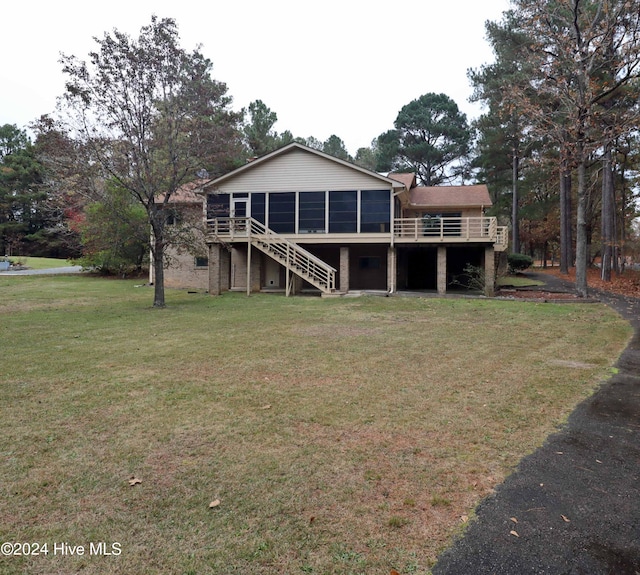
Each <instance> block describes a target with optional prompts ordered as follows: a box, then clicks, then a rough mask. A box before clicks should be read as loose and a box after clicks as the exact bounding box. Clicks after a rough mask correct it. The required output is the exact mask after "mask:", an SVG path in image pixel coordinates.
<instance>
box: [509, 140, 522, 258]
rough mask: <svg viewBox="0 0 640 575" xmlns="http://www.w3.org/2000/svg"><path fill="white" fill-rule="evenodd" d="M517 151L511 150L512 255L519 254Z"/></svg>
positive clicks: (515, 149)
mask: <svg viewBox="0 0 640 575" xmlns="http://www.w3.org/2000/svg"><path fill="white" fill-rule="evenodd" d="M518 164H519V158H518V150H517V148H516V147H515V146H514V148H513V167H512V175H511V177H512V191H513V204H512V208H511V229H512V234H513V235H512V238H511V252H512V253H514V254H518V253H520V226H519V225H518Z"/></svg>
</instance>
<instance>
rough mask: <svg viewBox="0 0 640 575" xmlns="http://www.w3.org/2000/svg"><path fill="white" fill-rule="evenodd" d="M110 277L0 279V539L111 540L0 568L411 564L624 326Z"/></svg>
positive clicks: (468, 305) (595, 365)
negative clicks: (140, 283) (206, 290)
mask: <svg viewBox="0 0 640 575" xmlns="http://www.w3.org/2000/svg"><path fill="white" fill-rule="evenodd" d="M133 286H134V282H128V281H113V280H111V281H109V280H97V279H90V278H75V277H72V278H38V279H32V278H0V315H1V316H2V322H1V323H0V348H1V349H0V352H1V356H2V357H3V358H4V362H3V369H2V371H1V372H0V385H1V388H2V390H3V401H2V403H1V404H0V433H1V436H2V438H3V441H2V451H3V453H2V456H3V457H2V459H1V461H2V464H1V467H0V540H2V541H6V540H10V541H37V542H48V543H49V544H50V545H52V544H53V542H68V543H69V544H71V545H85V546H86V547H87V548H88V546H89V543H90V542H96V541H106V542H108V543H112V542H118V543H120V544H121V545H122V553H121V555H120V556H118V557H89V556H85V557H70V556H60V555H57V556H52V553H50V554H49V555H48V556H46V557H44V556H39V557H35V558H28V559H27V558H15V557H14V558H2V557H0V573H23V572H29V573H36V574H37V573H53V572H79V571H82V572H83V573H86V574H93V573H136V572H138V573H143V572H144V573H198V574H200V573H212V574H213V573H215V574H221V573H243V574H258V573H264V574H267V573H276V572H282V573H323V574H333V573H335V574H348V573H354V574H355V573H388V572H389V571H390V569H391V568H395V569H397V570H398V571H399V572H401V573H403V574H404V573H425V572H427V571H428V568H429V566H430V565H431V564H432V562H433V560H434V559H435V557H436V556H437V554H438V552H439V551H440V550H441V549H442V548H443V547H444V546H446V545H447V543H448V542H449V541H450V540H451V537H452V536H453V535H454V534H455V533H456V532H458V531H459V529H460V527H461V520H460V517H461V516H466V515H469V513H470V510H471V509H472V507H473V506H475V505H476V504H477V503H478V501H479V499H480V498H481V497H483V496H485V495H486V494H488V493H489V492H490V490H491V489H492V487H493V486H495V484H496V483H498V482H499V481H500V480H501V479H502V478H503V477H504V476H505V474H507V473H509V471H510V470H511V469H513V467H514V466H515V464H516V463H517V462H518V460H519V459H520V458H521V457H522V456H523V455H524V454H526V453H528V452H530V451H531V450H533V449H534V448H535V447H536V446H537V445H540V444H541V442H542V441H543V440H544V438H545V436H546V435H548V433H550V432H551V431H553V429H554V428H555V426H556V425H558V424H559V423H560V422H561V421H562V420H563V419H564V418H565V417H566V415H567V414H568V413H569V412H570V411H571V409H572V407H573V406H574V405H575V404H576V402H578V401H579V400H580V399H582V398H584V397H585V396H586V395H588V394H589V393H590V392H591V391H592V389H593V388H594V386H595V385H596V384H597V383H598V382H599V381H601V379H602V378H603V377H604V376H605V375H606V373H607V370H608V367H609V366H610V365H611V363H612V361H613V360H614V359H615V357H616V356H617V355H618V353H619V352H620V351H621V349H622V348H623V346H624V344H625V343H626V341H627V339H628V337H629V335H630V330H629V328H628V326H627V325H625V324H624V323H623V322H622V321H620V320H619V318H618V317H617V316H616V315H615V314H613V313H612V312H611V311H610V310H608V309H607V308H605V307H602V306H599V305H562V306H558V305H552V304H546V305H545V304H532V303H520V302H493V301H467V300H449V299H444V300H442V299H418V298H416V299H401V298H361V299H338V300H322V299H319V298H288V299H286V298H283V297H278V296H252V297H251V298H246V297H245V296H244V295H240V294H228V295H225V296H223V297H220V298H212V297H209V296H207V295H203V294H186V293H184V292H169V293H168V303H169V307H168V309H165V310H152V309H150V307H149V304H150V303H151V301H152V294H151V292H150V291H149V290H148V288H137V289H136V288H134V287H133ZM594 326H597V328H598V329H594ZM133 476H135V477H136V478H138V479H140V480H141V483H140V484H138V485H135V486H133V487H132V486H130V485H129V482H128V480H129V479H130V478H131V477H133ZM215 499H219V500H220V501H221V504H220V506H219V507H216V508H215V509H210V508H209V503H210V502H211V501H212V500H215ZM50 551H51V548H50Z"/></svg>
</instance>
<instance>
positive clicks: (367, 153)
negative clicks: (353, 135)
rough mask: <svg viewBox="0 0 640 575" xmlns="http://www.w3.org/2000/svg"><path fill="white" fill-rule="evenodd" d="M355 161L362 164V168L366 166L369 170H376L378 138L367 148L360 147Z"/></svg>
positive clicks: (359, 164)
mask: <svg viewBox="0 0 640 575" xmlns="http://www.w3.org/2000/svg"><path fill="white" fill-rule="evenodd" d="M354 162H355V163H356V164H357V165H358V166H361V167H362V168H366V169H367V170H371V171H372V172H374V171H375V170H376V165H377V163H378V140H377V138H374V139H373V141H372V142H371V145H370V146H369V147H368V148H366V147H362V148H358V151H357V152H356V157H355V158H354Z"/></svg>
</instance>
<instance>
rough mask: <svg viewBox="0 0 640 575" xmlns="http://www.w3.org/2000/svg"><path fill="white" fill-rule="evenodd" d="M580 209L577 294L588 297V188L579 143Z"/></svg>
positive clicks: (577, 249)
mask: <svg viewBox="0 0 640 575" xmlns="http://www.w3.org/2000/svg"><path fill="white" fill-rule="evenodd" d="M578 158H580V163H579V164H578V208H577V221H576V293H577V294H578V296H579V297H587V295H588V288H587V257H588V254H587V186H586V166H585V159H584V149H583V144H582V143H581V142H579V143H578Z"/></svg>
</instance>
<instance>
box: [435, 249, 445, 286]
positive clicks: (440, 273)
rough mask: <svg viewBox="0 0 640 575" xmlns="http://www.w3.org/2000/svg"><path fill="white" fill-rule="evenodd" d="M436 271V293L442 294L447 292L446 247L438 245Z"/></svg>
mask: <svg viewBox="0 0 640 575" xmlns="http://www.w3.org/2000/svg"><path fill="white" fill-rule="evenodd" d="M437 267H438V269H437V272H436V277H437V279H436V286H437V288H438V293H439V294H440V295H444V294H446V293H447V248H446V247H444V246H438V263H437Z"/></svg>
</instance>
